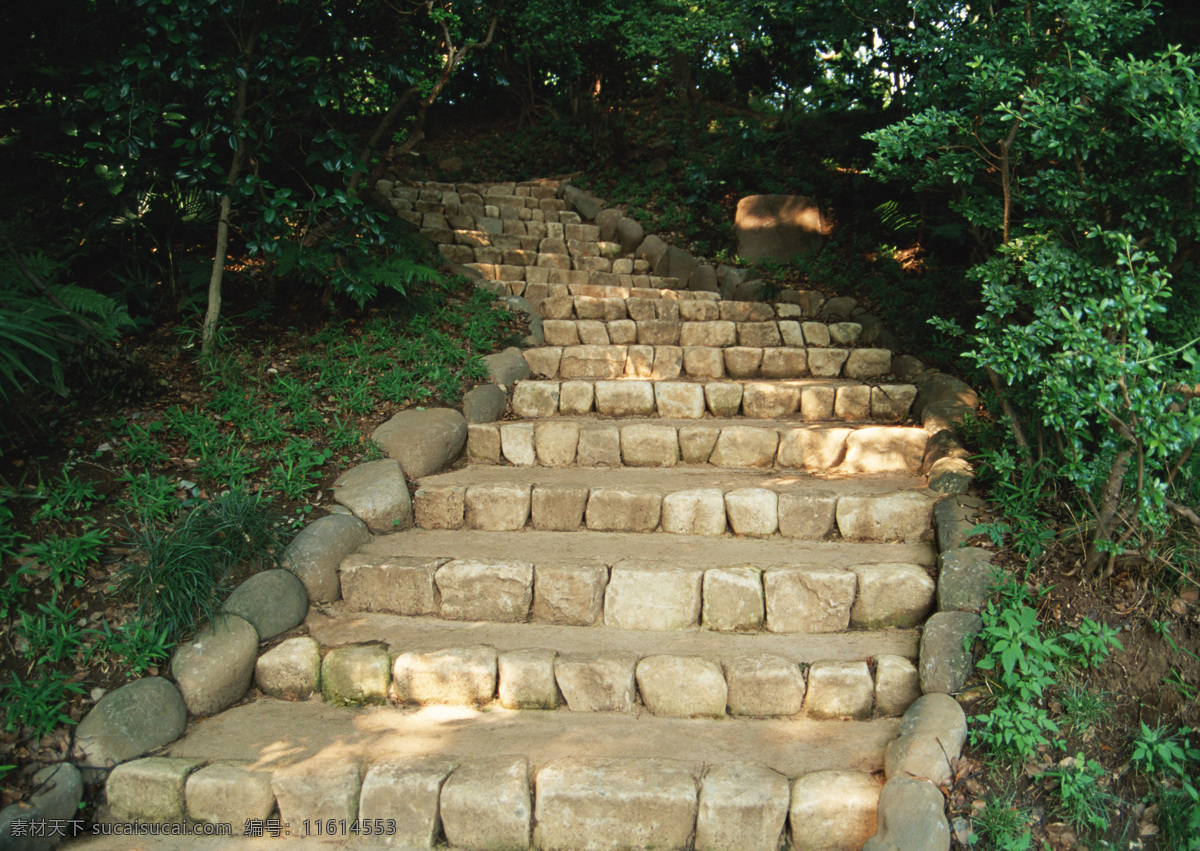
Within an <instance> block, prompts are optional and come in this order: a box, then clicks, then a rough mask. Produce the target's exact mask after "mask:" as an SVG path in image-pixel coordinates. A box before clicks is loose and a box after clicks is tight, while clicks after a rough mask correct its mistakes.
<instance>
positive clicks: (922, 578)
mask: <svg viewBox="0 0 1200 851" xmlns="http://www.w3.org/2000/svg"><path fill="white" fill-rule="evenodd" d="M850 569H851V570H853V571H854V572H855V574H857V576H858V596H857V597H856V599H855V601H854V608H853V609H852V610H851V612H850V626H851V627H852V628H853V629H889V628H893V627H899V628H901V629H905V628H908V627H914V626H917V625H918V624H920V623H921V622H922V621H923V620H925V618H926V616H927V615H928V614H929V613H930V612H931V611H933V598H934V591H935V587H934V581H933V579H931V578H930V576H929V574H928V573H926V572H925V569H924V568H923V567H921V566H920V565H916V564H859V565H855V566H854V567H852V568H850Z"/></svg>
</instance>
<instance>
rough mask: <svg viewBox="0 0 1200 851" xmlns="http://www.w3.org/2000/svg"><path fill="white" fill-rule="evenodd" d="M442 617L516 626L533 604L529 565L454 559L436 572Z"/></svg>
mask: <svg viewBox="0 0 1200 851" xmlns="http://www.w3.org/2000/svg"><path fill="white" fill-rule="evenodd" d="M435 578H436V580H437V586H438V592H439V593H440V594H441V595H442V617H444V618H449V619H450V620H460V621H462V620H467V621H500V622H503V623H520V622H521V621H523V620H525V618H526V616H528V614H529V605H530V603H531V602H532V601H533V565H532V564H529V563H528V562H523V561H512V562H492V561H475V560H472V559H455V560H454V561H451V562H448V563H446V564H444V565H442V566H441V567H440V568H438V571H437V574H436V577H435Z"/></svg>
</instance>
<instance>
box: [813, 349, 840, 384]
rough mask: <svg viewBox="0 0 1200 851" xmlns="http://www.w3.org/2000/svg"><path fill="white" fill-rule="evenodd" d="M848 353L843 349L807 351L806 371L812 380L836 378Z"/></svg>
mask: <svg viewBox="0 0 1200 851" xmlns="http://www.w3.org/2000/svg"><path fill="white" fill-rule="evenodd" d="M849 357H850V353H849V352H848V351H846V350H845V349H814V348H810V349H809V350H808V369H809V371H810V372H811V373H812V374H813V377H814V378H837V377H838V376H839V375H841V374H842V365H843V364H845V363H846V359H847V358H849Z"/></svg>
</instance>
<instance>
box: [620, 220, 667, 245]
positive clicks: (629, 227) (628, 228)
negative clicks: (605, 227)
mask: <svg viewBox="0 0 1200 851" xmlns="http://www.w3.org/2000/svg"><path fill="white" fill-rule="evenodd" d="M645 234H646V231H645V230H644V229H643V228H642V224H641V222H639V221H638V220H637V219H631V218H629V217H628V216H626V217H624V218H622V219H621V220H620V221H619V222H617V234H616V236H617V241H618V242H620V243H621V250H622V251H623V252H624V253H626V254H631V253H633V252H635V251H639V248H638V247H639V246H640V245H642V244H643V242H642V240H643V239H647V237H646V235H645ZM654 238H655V239H656V240H658V242H662V240H661V239H658V237H654ZM663 244H664V247H665V243H663ZM649 250H650V249H647V252H649Z"/></svg>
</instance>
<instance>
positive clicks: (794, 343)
mask: <svg viewBox="0 0 1200 851" xmlns="http://www.w3.org/2000/svg"><path fill="white" fill-rule="evenodd" d="M782 306H783V305H780V307H782ZM779 338H780V339H781V340H782V341H783V344H784V345H785V346H790V347H792V348H797V349H802V348H805V347H806V346H807V345H808V344H807V343H806V342H805V340H804V332H803V331H802V330H801V329H800V323H799V322H796V321H795V320H793V319H781V320H779Z"/></svg>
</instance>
